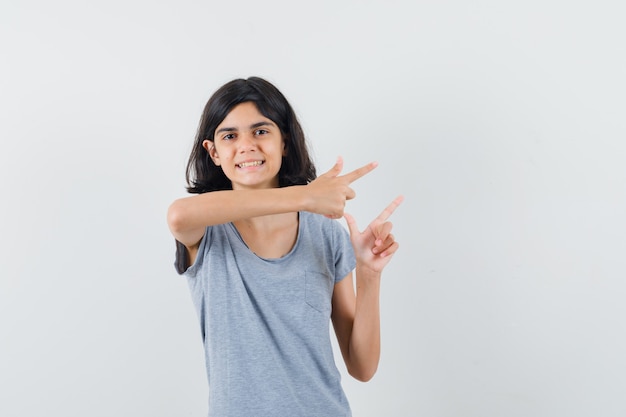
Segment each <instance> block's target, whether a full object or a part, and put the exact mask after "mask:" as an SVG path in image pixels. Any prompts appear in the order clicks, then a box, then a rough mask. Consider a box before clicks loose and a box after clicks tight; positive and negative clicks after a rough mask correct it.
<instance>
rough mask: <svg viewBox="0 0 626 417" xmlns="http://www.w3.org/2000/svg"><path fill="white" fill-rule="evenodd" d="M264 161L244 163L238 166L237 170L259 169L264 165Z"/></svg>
mask: <svg viewBox="0 0 626 417" xmlns="http://www.w3.org/2000/svg"><path fill="white" fill-rule="evenodd" d="M263 162H264V161H251V162H242V163H240V164H237V168H249V167H258V166H259V165H263Z"/></svg>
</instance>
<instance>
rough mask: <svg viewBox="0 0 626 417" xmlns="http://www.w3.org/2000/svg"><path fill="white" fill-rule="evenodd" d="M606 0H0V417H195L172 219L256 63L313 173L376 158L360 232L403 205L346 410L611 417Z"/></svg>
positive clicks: (617, 60)
mask: <svg viewBox="0 0 626 417" xmlns="http://www.w3.org/2000/svg"><path fill="white" fill-rule="evenodd" d="M621 4H622V2H620V1H617V0H616V1H613V2H611V1H603V0H600V1H593V2H592V1H586V2H583V1H568V2H566V1H557V0H543V1H524V2H522V1H518V2H512V1H485V0H478V1H472V2H469V1H460V0H459V1H445V0H444V1H408V0H407V1H394V0H386V1H329V0H325V1H309V2H296V1H281V0H269V1H252V0H242V1H220V2H210V1H204V2H201V1H189V0H184V1H159V0H156V1H147V0H146V1H121V0H113V1H106V2H105V1H97V2H96V1H78V0H77V1H67V0H59V1H43V0H39V1H37V0H35V1H17V0H3V1H2V3H1V5H0V47H1V50H0V53H1V54H2V55H1V59H0V90H1V94H0V139H1V142H0V174H1V177H0V187H1V188H0V195H1V198H2V200H1V206H0V210H1V212H0V234H1V240H0V242H1V243H0V244H1V245H2V246H1V251H0V278H1V279H0V415H1V416H3V417H22V416H24V417H34V416H42V415H46V416H63V417H79V416H80V417H83V416H91V417H100V416H115V417H120V416H122V417H125V416H133V417H136V416H150V417H157V416H159V417H160V416H163V417H170V416H204V415H205V414H206V400H207V397H206V396H207V387H206V378H205V375H204V364H203V362H202V361H203V356H202V347H201V340H200V333H199V328H198V324H197V320H196V316H195V312H194V311H193V308H192V305H191V300H190V297H189V294H188V289H187V285H186V282H185V281H184V279H182V278H180V277H179V276H177V275H176V273H175V272H174V268H173V260H174V243H173V239H172V237H171V235H170V234H169V231H168V229H167V225H166V222H165V213H166V210H167V207H168V205H169V204H170V203H171V202H172V201H173V200H174V199H176V198H178V197H182V196H184V195H185V190H184V185H185V184H184V169H185V164H186V160H187V157H188V154H189V151H190V149H191V144H192V142H193V136H194V133H195V129H196V127H197V124H198V120H199V117H200V114H201V111H202V108H203V106H204V104H205V102H206V100H207V99H208V98H209V96H210V95H211V93H213V91H214V90H215V89H217V88H218V87H219V86H221V85H222V84H223V83H224V82H226V81H229V80H231V79H233V78H237V77H248V76H251V75H259V76H262V77H265V78H267V79H268V80H270V81H271V82H273V83H274V84H275V85H276V86H277V87H278V88H279V89H281V91H283V93H284V94H285V95H286V96H287V98H288V99H289V100H290V101H291V103H292V105H293V106H294V108H295V110H296V112H297V113H298V115H299V117H300V119H301V122H302V124H303V127H304V129H305V131H306V133H307V134H308V136H309V139H310V141H311V144H312V149H313V154H314V158H315V162H316V164H317V166H318V172H319V173H322V172H324V171H326V170H327V169H328V168H330V166H331V165H332V163H333V162H334V160H335V158H336V157H337V156H338V155H342V156H343V157H344V159H345V161H346V171H347V170H351V169H354V168H356V167H358V166H361V165H363V164H365V163H367V162H369V161H371V160H377V161H379V163H380V166H379V168H377V170H375V171H374V172H373V173H371V174H370V175H369V176H367V177H364V178H362V179H361V180H359V181H358V182H356V183H354V187H355V190H356V191H357V194H358V196H357V199H355V200H353V201H351V202H349V203H348V209H347V210H348V211H349V212H351V213H352V214H353V215H355V217H356V218H357V221H358V223H359V225H360V226H361V227H364V226H365V224H367V222H369V221H370V220H371V219H372V218H373V217H374V216H375V215H376V214H378V212H379V211H380V210H381V209H382V208H383V207H384V206H385V205H386V204H387V203H388V202H389V201H391V200H392V199H393V198H394V197H395V196H396V195H398V194H404V195H405V197H406V200H405V203H404V204H403V205H402V206H401V207H400V208H399V209H398V211H397V212H396V213H395V214H394V216H393V217H392V220H393V222H394V225H395V234H396V236H397V239H398V241H399V242H400V244H401V249H400V251H399V252H398V253H397V256H396V257H395V258H394V259H393V261H392V262H391V264H390V265H389V266H388V268H387V269H386V273H385V274H384V277H383V278H384V282H383V286H382V326H383V353H382V359H381V363H380V367H379V371H378V373H377V375H376V376H375V377H374V379H373V380H372V381H370V382H368V383H366V384H363V383H359V382H356V381H354V380H352V379H351V378H350V377H349V376H347V374H346V373H345V368H344V366H343V364H342V363H341V362H338V366H339V369H340V370H341V372H342V373H343V374H344V383H345V389H346V391H347V394H348V397H349V399H350V401H351V404H352V408H353V411H354V415H355V417H368V416H394V417H403V416H428V417H473V416H476V417H491V416H506V417H515V416H525V417H526V416H532V417H544V416H545V417H554V416H568V417H574V416H576V417H578V416H580V417H583V416H585V417H586V416H591V415H593V416H602V417H612V416H620V417H621V416H624V415H626V399H625V398H626V397H624V394H625V393H626V355H624V352H625V351H626V325H625V322H624V321H625V317H626V305H625V303H624V299H625V296H626V283H625V281H624V279H625V278H626V260H625V259H626V256H625V254H626V227H625V226H626V221H625V216H624V213H625V212H626V168H625V167H624V162H625V161H626V143H625V140H626V124H625V115H626V98H625V97H626V83H625V81H624V78H625V74H626V48H625V44H626V42H625V39H626V29H624V28H625V26H624V16H625V14H624V6H622V5H621ZM337 359H338V360H340V359H339V357H338V358H337Z"/></svg>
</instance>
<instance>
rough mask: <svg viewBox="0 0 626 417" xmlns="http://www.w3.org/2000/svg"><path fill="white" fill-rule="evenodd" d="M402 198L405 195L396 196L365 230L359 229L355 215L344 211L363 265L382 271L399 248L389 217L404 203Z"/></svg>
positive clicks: (354, 246) (358, 258)
mask: <svg viewBox="0 0 626 417" xmlns="http://www.w3.org/2000/svg"><path fill="white" fill-rule="evenodd" d="M402 200H404V197H403V196H399V197H396V199H395V200H393V201H392V202H391V204H389V205H388V206H387V207H386V208H385V209H384V210H383V211H382V213H380V214H379V215H378V216H377V217H376V218H375V219H374V220H373V221H372V222H371V223H370V224H369V225H368V226H367V228H366V229H365V230H363V232H360V231H359V229H358V227H357V224H356V221H355V220H354V217H352V216H351V215H350V214H348V213H344V217H345V219H346V222H347V223H348V230H349V231H350V240H351V242H352V246H353V248H354V254H355V256H356V259H357V262H360V263H362V264H363V266H366V267H368V268H370V269H372V270H374V271H376V272H382V270H383V268H384V267H385V266H386V265H387V264H388V263H389V261H390V260H391V257H392V255H393V254H394V253H395V252H396V251H397V250H398V247H399V245H398V242H396V241H395V239H394V236H393V235H392V234H391V228H392V224H391V222H388V221H387V219H388V218H389V217H390V216H391V214H392V213H393V212H394V211H395V210H396V208H398V206H399V205H400V203H402Z"/></svg>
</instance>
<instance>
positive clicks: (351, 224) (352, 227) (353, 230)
mask: <svg viewBox="0 0 626 417" xmlns="http://www.w3.org/2000/svg"><path fill="white" fill-rule="evenodd" d="M343 217H344V218H345V219H346V223H347V224H348V231H349V232H350V236H352V235H357V234H358V233H359V228H358V227H357V225H356V220H354V217H352V215H350V214H348V213H345V212H344V213H343Z"/></svg>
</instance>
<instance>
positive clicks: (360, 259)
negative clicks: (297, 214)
mask: <svg viewBox="0 0 626 417" xmlns="http://www.w3.org/2000/svg"><path fill="white" fill-rule="evenodd" d="M402 200H403V197H402V196H400V197H397V198H396V199H395V200H394V201H393V202H392V203H391V204H390V205H389V206H387V208H385V210H383V212H382V213H381V214H380V215H379V216H378V217H376V219H374V221H372V222H371V223H370V224H369V226H367V228H366V229H365V230H364V231H363V232H360V231H359V230H358V228H357V225H356V222H355V220H354V218H353V217H352V216H350V215H349V214H347V213H346V214H344V217H345V218H346V222H347V223H348V229H349V231H350V240H351V242H352V246H353V248H354V254H355V256H356V270H355V272H356V293H355V286H354V283H353V279H352V272H351V273H350V274H348V276H346V277H345V278H344V279H343V280H341V281H340V282H339V283H337V284H335V288H334V292H333V300H332V303H333V308H332V316H331V317H332V321H333V327H334V329H335V334H336V335H337V340H338V343H339V347H340V349H341V354H342V356H343V359H344V362H345V363H346V367H347V369H348V372H349V373H350V375H352V376H353V377H354V378H356V379H358V380H359V381H369V380H370V379H371V378H372V377H373V376H374V374H375V373H376V369H377V368H378V361H379V359H380V278H381V274H382V270H383V268H384V267H385V266H386V265H387V264H388V263H389V261H390V260H391V257H392V255H393V254H394V253H395V252H396V251H397V250H398V242H396V241H395V239H394V237H393V235H392V234H391V228H392V224H391V223H390V222H388V221H387V219H388V218H389V216H391V214H392V213H393V212H394V210H395V209H396V208H397V207H398V206H399V205H400V203H401V202H402Z"/></svg>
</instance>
